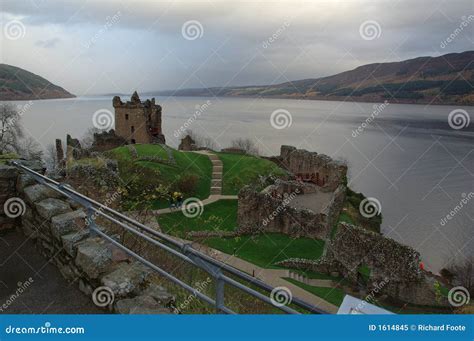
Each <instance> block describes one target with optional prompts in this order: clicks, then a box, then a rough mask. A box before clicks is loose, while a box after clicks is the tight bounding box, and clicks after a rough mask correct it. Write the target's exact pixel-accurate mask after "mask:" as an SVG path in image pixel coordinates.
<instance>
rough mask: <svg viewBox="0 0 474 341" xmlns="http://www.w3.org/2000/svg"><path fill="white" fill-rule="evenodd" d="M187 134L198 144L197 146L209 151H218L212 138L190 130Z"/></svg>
mask: <svg viewBox="0 0 474 341" xmlns="http://www.w3.org/2000/svg"><path fill="white" fill-rule="evenodd" d="M186 134H187V135H189V136H191V138H192V139H193V140H194V142H195V143H196V146H197V147H199V148H206V149H209V150H216V149H217V146H216V142H215V141H214V140H213V139H212V138H210V137H206V136H202V135H199V134H197V133H195V132H194V131H192V130H190V129H188V130H186Z"/></svg>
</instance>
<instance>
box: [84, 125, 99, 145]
mask: <svg viewBox="0 0 474 341" xmlns="http://www.w3.org/2000/svg"><path fill="white" fill-rule="evenodd" d="M100 132H101V130H100V129H98V128H95V127H91V128H89V129H87V131H86V132H85V133H84V135H83V136H82V138H81V141H80V142H81V146H82V148H84V149H89V148H91V147H92V144H93V143H94V134H98V133H100Z"/></svg>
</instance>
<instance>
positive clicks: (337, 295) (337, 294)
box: [285, 278, 346, 307]
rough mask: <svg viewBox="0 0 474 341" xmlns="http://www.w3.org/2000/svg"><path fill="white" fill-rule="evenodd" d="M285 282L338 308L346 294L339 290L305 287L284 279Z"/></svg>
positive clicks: (290, 279) (292, 280)
mask: <svg viewBox="0 0 474 341" xmlns="http://www.w3.org/2000/svg"><path fill="white" fill-rule="evenodd" d="M285 280H287V281H288V282H290V283H293V284H295V285H297V286H299V287H300V288H302V289H304V290H306V291H308V292H310V293H312V294H313V295H316V296H318V297H321V298H322V299H324V300H325V301H328V302H329V303H332V304H334V305H336V306H338V307H339V306H340V305H341V304H342V301H343V300H344V296H346V293H345V292H344V291H343V290H342V289H340V288H322V287H314V286H312V285H307V284H304V283H301V282H298V281H296V280H294V279H292V278H285Z"/></svg>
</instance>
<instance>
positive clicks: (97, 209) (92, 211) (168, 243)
mask: <svg viewBox="0 0 474 341" xmlns="http://www.w3.org/2000/svg"><path fill="white" fill-rule="evenodd" d="M12 164H13V165H14V166H16V167H17V168H19V169H20V170H22V171H24V172H26V173H28V174H30V175H31V176H32V177H33V178H34V179H35V180H36V181H38V182H39V183H41V184H43V185H45V186H47V187H49V188H51V189H53V190H55V191H57V192H59V193H61V194H63V195H65V196H66V197H68V198H70V199H71V200H73V201H74V202H76V203H78V204H80V205H81V206H83V207H84V208H85V211H86V214H87V219H88V222H89V223H88V227H89V229H90V233H91V235H98V236H100V237H102V238H104V239H105V240H107V241H108V242H110V243H112V244H113V245H115V246H117V247H118V248H120V249H121V250H123V251H124V252H126V253H127V254H129V255H130V256H132V257H134V258H135V259H136V260H138V261H139V262H141V263H143V264H144V265H146V266H148V267H150V268H152V269H153V270H155V271H156V272H158V273H159V274H160V275H162V276H164V277H165V278H167V279H168V280H170V281H172V282H173V283H175V284H177V285H179V286H181V287H182V288H184V289H185V290H187V291H189V292H191V293H192V294H193V295H194V296H196V297H198V298H200V299H201V300H203V301H205V302H207V303H209V304H211V305H213V306H215V308H216V312H217V313H226V314H235V312H234V311H232V310H231V309H229V308H228V307H226V305H225V303H224V298H225V296H224V295H225V292H224V287H225V284H228V285H231V286H233V287H235V288H237V289H239V290H242V291H243V292H245V293H247V294H249V295H252V296H254V297H255V298H257V299H259V300H261V301H263V302H265V303H268V304H271V305H273V306H275V307H276V308H278V309H280V310H282V311H283V312H285V313H288V314H299V312H298V311H296V310H295V309H293V308H291V307H289V306H287V305H281V306H280V305H279V304H273V301H272V299H271V297H270V296H267V295H264V294H262V293H261V292H259V291H257V290H255V289H252V288H251V287H250V286H248V285H244V284H242V283H240V282H239V281H236V280H234V279H233V278H231V277H229V276H228V275H226V274H225V273H229V274H231V275H232V276H234V277H236V278H238V279H240V280H243V281H245V282H248V283H249V284H250V285H253V286H255V287H257V288H259V289H261V290H263V291H265V292H268V293H272V292H273V291H274V290H275V288H274V287H272V286H270V285H268V284H266V283H264V282H262V281H260V280H259V279H257V278H255V277H253V276H250V275H248V274H247V273H245V272H242V271H240V270H238V269H236V268H234V267H232V266H230V265H228V264H225V263H223V262H221V261H218V260H216V259H214V258H212V257H210V256H208V255H206V254H204V253H202V252H199V251H197V250H196V249H194V248H193V247H192V246H191V245H190V244H189V243H182V242H180V241H178V240H176V239H174V238H172V237H171V236H169V235H167V234H164V233H162V232H159V231H156V230H154V229H152V228H150V227H148V226H146V225H143V224H141V223H139V222H138V221H136V220H133V219H131V218H130V217H127V216H126V215H124V214H122V213H120V212H117V211H115V210H113V209H111V208H109V207H107V206H105V205H103V204H101V203H99V202H97V201H95V200H93V199H91V198H89V197H87V196H85V195H83V194H81V193H79V192H76V191H75V190H74V189H72V188H71V187H69V186H68V185H65V184H61V183H59V182H57V181H55V180H52V179H50V178H48V177H46V176H44V175H42V174H40V173H38V172H36V171H34V170H32V169H30V168H28V167H25V166H24V165H22V164H20V163H18V162H16V161H13V162H12ZM97 215H100V216H102V217H103V218H105V219H107V220H109V221H110V222H113V223H115V224H117V225H119V226H121V227H122V228H124V229H125V230H127V231H129V232H130V233H132V234H134V235H136V236H138V237H140V238H142V239H144V240H146V241H148V242H150V243H152V244H153V245H155V246H157V247H159V248H160V249H162V250H165V251H167V252H169V253H171V254H172V255H174V256H176V257H178V258H180V259H182V260H184V261H186V262H188V263H189V264H191V265H193V266H195V267H198V268H200V269H202V270H204V271H206V272H207V273H208V274H209V275H210V276H212V278H214V280H215V281H216V295H215V299H214V298H211V297H209V296H207V295H205V294H203V293H202V292H200V291H199V290H197V289H195V288H193V287H191V286H190V285H188V284H186V283H185V282H183V281H181V280H180V279H179V278H176V277H175V276H173V275H172V274H170V273H169V272H167V271H166V270H164V269H162V268H160V267H159V266H157V265H156V264H153V263H152V262H150V261H148V260H147V259H145V258H143V257H142V256H140V255H139V254H137V253H135V252H134V251H132V250H130V249H129V248H127V247H126V246H125V245H123V244H121V243H119V242H118V241H116V240H115V239H113V238H112V237H110V236H109V235H107V234H106V233H105V232H103V231H102V230H100V229H99V228H98V227H97V225H96V224H95V218H93V217H94V216H97ZM144 232H146V233H148V234H149V235H151V236H153V238H152V237H150V236H149V235H147V234H145V233H144ZM291 303H292V304H294V305H295V306H297V307H299V308H301V309H303V310H304V311H306V312H310V313H316V314H326V313H327V312H325V311H323V310H322V309H320V308H318V307H316V306H314V305H312V304H309V303H307V302H305V301H303V300H301V299H299V298H297V297H293V298H292V300H291Z"/></svg>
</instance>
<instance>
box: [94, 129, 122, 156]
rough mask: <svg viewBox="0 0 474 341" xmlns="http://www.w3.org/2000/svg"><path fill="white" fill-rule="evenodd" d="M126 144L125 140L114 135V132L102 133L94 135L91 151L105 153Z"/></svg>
mask: <svg viewBox="0 0 474 341" xmlns="http://www.w3.org/2000/svg"><path fill="white" fill-rule="evenodd" d="M126 144H127V140H126V139H124V138H123V137H120V136H118V135H116V134H115V130H113V129H111V130H109V131H104V132H101V133H95V134H94V142H93V144H92V147H91V150H92V151H96V152H105V151H107V150H111V149H114V148H117V147H121V146H123V145H126Z"/></svg>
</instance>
